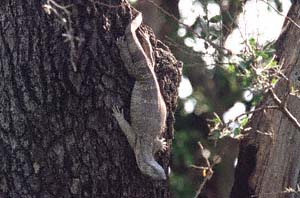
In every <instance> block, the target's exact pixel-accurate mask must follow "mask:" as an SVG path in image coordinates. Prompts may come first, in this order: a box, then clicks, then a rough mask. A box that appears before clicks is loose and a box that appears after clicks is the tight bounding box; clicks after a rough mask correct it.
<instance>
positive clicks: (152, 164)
mask: <svg viewBox="0 0 300 198" xmlns="http://www.w3.org/2000/svg"><path fill="white" fill-rule="evenodd" d="M138 167H139V169H140V170H141V172H142V173H143V174H144V175H147V176H150V177H151V178H153V179H157V180H166V179H167V177H166V174H165V171H164V169H163V168H162V167H161V165H159V164H158V163H157V162H156V161H155V160H154V158H153V159H152V160H150V161H139V162H138Z"/></svg>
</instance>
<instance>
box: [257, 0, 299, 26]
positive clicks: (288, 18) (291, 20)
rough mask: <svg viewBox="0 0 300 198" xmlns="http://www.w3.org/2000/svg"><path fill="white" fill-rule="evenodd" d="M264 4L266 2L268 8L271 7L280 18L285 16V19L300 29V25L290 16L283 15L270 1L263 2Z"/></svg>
mask: <svg viewBox="0 0 300 198" xmlns="http://www.w3.org/2000/svg"><path fill="white" fill-rule="evenodd" d="M261 1H262V2H264V3H265V4H267V5H268V6H270V7H271V8H272V9H273V10H274V11H275V12H277V13H278V14H279V15H280V16H283V17H284V18H286V19H287V20H289V21H290V22H292V23H293V24H294V25H295V26H296V27H297V28H299V29H300V25H298V24H297V23H296V22H295V21H294V20H293V19H291V18H290V17H288V16H285V15H283V14H282V13H281V12H280V11H279V10H277V9H276V8H274V7H273V6H272V5H271V4H270V3H269V2H268V1H265V0H261Z"/></svg>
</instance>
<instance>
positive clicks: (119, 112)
mask: <svg viewBox="0 0 300 198" xmlns="http://www.w3.org/2000/svg"><path fill="white" fill-rule="evenodd" d="M112 111H113V116H114V117H115V118H118V117H123V110H120V109H119V107H117V106H113V107H112Z"/></svg>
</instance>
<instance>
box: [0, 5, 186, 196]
mask: <svg viewBox="0 0 300 198" xmlns="http://www.w3.org/2000/svg"><path fill="white" fill-rule="evenodd" d="M5 2H6V5H1V6H0V17H1V20H0V49H1V52H0V197H1V198H19V197H20V198H21V197H22V198H23V197H24V198H29V197H36V198H44V197H45V198H46V197H47V198H48V197H49V198H50V197H53V198H60V197H88V198H91V197H101V198H102V197H109V198H111V197H130V198H132V197H157V198H158V197H159V198H161V197H169V194H170V193H169V189H168V182H167V181H155V180H152V179H151V178H149V177H147V176H144V175H142V174H141V173H140V171H139V169H138V168H137V165H136V161H135V157H134V154H133V151H132V149H131V148H130V146H129V144H128V142H127V139H126V137H125V136H124V135H123V133H122V132H121V130H120V128H119V126H118V124H117V122H116V120H115V119H114V118H113V116H112V111H111V108H112V105H117V106H119V107H121V108H123V109H124V112H125V118H126V119H128V118H129V113H130V112H129V105H130V95H131V89H132V87H133V84H134V79H132V78H130V77H129V76H128V73H127V71H126V69H125V67H124V65H123V62H122V61H121V59H120V56H119V51H118V49H117V47H116V44H115V42H116V38H118V37H120V36H122V35H124V29H125V27H126V25H127V24H128V23H129V21H130V20H131V16H132V12H134V10H133V9H131V8H130V6H129V5H128V3H127V2H125V3H124V2H123V1H122V2H123V3H122V4H121V3H120V2H121V1H120V0H110V1H108V0H107V1H104V0H101V1H96V0H95V2H94V1H93V0H90V1H81V0H73V1H71V0H68V1H67V0H60V1H58V0H57V3H59V4H60V5H71V7H67V8H65V9H61V7H59V6H56V5H55V4H51V6H52V8H50V7H49V6H48V7H47V6H44V9H43V8H42V6H43V3H42V2H46V1H40V0H29V1H20V0H9V1H5ZM105 4H106V5H105ZM47 11H48V12H50V14H47V13H46V12H47ZM64 21H65V22H64ZM145 29H146V28H145V27H144V28H142V30H143V31H144V30H145ZM148 31H150V30H148ZM151 42H152V45H153V46H154V49H153V50H154V51H155V55H156V63H157V64H156V68H155V71H156V75H157V78H158V81H159V84H160V88H161V92H162V95H163V97H164V100H165V102H166V105H167V108H168V112H169V113H168V117H167V129H166V132H165V133H164V136H165V138H166V139H167V140H168V143H169V145H170V144H171V139H172V137H173V134H172V133H173V127H172V126H173V123H174V117H173V112H174V110H175V106H176V98H177V87H178V84H179V80H180V75H181V73H180V64H179V63H178V62H177V61H176V60H175V58H174V57H173V55H172V54H171V53H170V51H169V50H168V48H167V47H166V46H165V45H163V44H162V43H161V42H160V41H158V40H156V39H155V37H154V35H153V34H152V35H151ZM75 70H77V71H76V72H75ZM157 157H158V161H159V163H161V164H162V165H163V167H164V169H165V171H166V172H167V169H168V166H169V157H170V149H169V150H168V151H167V152H164V153H161V154H160V155H159V156H157Z"/></svg>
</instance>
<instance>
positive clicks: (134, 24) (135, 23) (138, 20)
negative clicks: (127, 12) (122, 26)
mask: <svg viewBox="0 0 300 198" xmlns="http://www.w3.org/2000/svg"><path fill="white" fill-rule="evenodd" d="M142 20H143V16H142V13H140V12H138V14H137V15H136V17H135V18H134V19H133V20H132V21H131V23H130V24H129V25H128V26H127V27H126V30H125V34H126V36H127V38H130V37H131V36H132V35H135V31H136V30H137V29H138V27H140V25H141V24H142ZM133 42H134V41H133Z"/></svg>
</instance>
